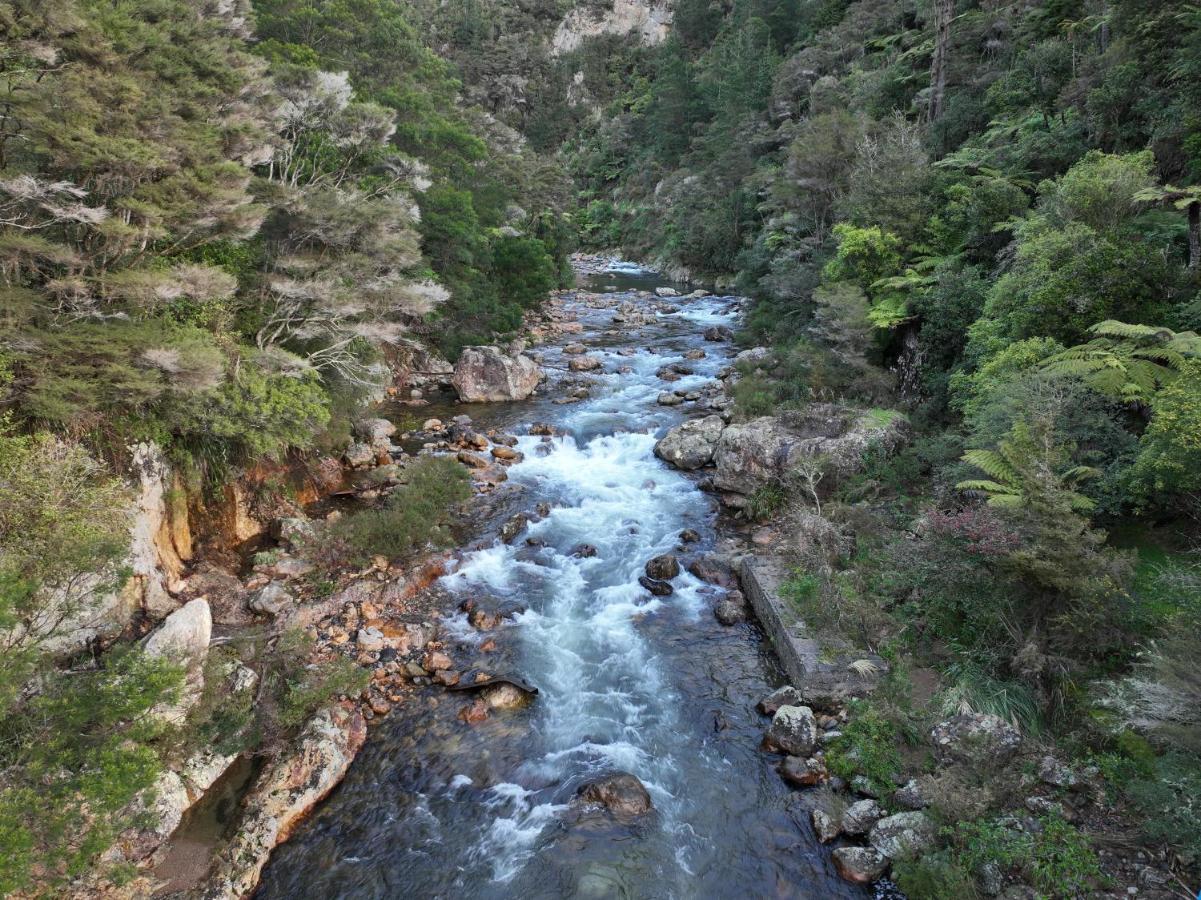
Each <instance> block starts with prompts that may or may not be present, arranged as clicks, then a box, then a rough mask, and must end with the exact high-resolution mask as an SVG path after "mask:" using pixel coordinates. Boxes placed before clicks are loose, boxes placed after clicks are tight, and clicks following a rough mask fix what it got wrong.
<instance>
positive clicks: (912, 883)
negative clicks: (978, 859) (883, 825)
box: [892, 850, 983, 900]
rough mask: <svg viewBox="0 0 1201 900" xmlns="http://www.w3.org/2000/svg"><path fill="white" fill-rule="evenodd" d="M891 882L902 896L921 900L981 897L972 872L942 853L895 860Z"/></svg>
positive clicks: (947, 854)
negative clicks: (901, 892) (893, 882)
mask: <svg viewBox="0 0 1201 900" xmlns="http://www.w3.org/2000/svg"><path fill="white" fill-rule="evenodd" d="M892 880H893V881H895V882H896V885H897V887H899V888H900V889H901V890H902V891H904V892H905V896H907V897H920V898H922V900H979V898H980V897H981V896H983V895H982V894H981V892H980V890H979V888H978V887H977V886H976V879H975V878H973V877H972V873H971V872H969V871H968V870H967V869H966V868H964V867H963V866H962V865H961V864H960V863H958V862H957V861H956V860H955V859H954V857H953V855H952V854H951V853H949V852H948V851H945V850H944V851H939V852H937V853H928V854H924V855H923V856H921V857H919V858H917V859H908V860H897V861H896V862H894V863H893V865H892Z"/></svg>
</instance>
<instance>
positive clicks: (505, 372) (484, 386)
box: [451, 347, 542, 403]
mask: <svg viewBox="0 0 1201 900" xmlns="http://www.w3.org/2000/svg"><path fill="white" fill-rule="evenodd" d="M541 378H542V372H541V370H539V368H538V366H537V364H536V363H535V362H534V361H533V360H532V359H530V358H529V357H527V356H520V355H518V356H510V355H507V354H506V353H504V351H502V350H501V349H500V348H499V347H467V348H465V349H464V350H463V353H462V355H460V356H459V361H458V362H457V363H455V371H454V377H452V378H451V385H453V387H454V389H455V391H456V393H458V395H459V399H460V400H463V401H464V402H467V403H484V402H497V401H504V400H524V399H525V398H526V397H528V396H530V394H532V393H533V392H534V389H535V388H537V387H538V382H539V381H540V380H541Z"/></svg>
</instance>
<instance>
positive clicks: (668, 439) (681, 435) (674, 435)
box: [655, 416, 726, 469]
mask: <svg viewBox="0 0 1201 900" xmlns="http://www.w3.org/2000/svg"><path fill="white" fill-rule="evenodd" d="M725 427H726V425H725V423H724V422H723V421H722V420H721V416H705V418H703V419H693V420H691V421H689V422H685V423H684V424H683V425H677V426H676V427H675V428H672V429H671V430H670V431H668V432H667V434H665V435H663V437H662V439H661V440H660V441H659V442H658V443H657V444H655V456H657V457H659V458H660V459H662V460H664V461H665V462H669V463H671V464H672V465H673V466H675V467H676V468H677V469H699V468H700V467H701V466H704V465H708V464H709V463H710V462H712V461H713V453H714V451H715V450H716V449H717V444H718V441H719V440H720V439H721V434H722V431H723V429H725Z"/></svg>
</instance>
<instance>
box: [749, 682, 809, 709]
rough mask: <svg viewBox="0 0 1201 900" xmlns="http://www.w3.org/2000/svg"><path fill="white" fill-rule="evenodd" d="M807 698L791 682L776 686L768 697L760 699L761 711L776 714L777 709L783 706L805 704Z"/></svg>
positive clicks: (759, 706) (759, 707)
mask: <svg viewBox="0 0 1201 900" xmlns="http://www.w3.org/2000/svg"><path fill="white" fill-rule="evenodd" d="M804 705H805V700H804V698H803V697H802V696H801V692H800V691H798V690H797V689H796V688H794V687H793V686H792V685H791V684H786V685H784V687H782V688H776V689H775V690H774V691H772V692H771V693H770V694H768V695H767V696H766V697H764V698H763V699H762V700H760V701H759V704H758V709H759V712H761V713H763V714H764V715H765V716H774V715H775V714H776V710H778V709H779V708H780V707H781V706H804Z"/></svg>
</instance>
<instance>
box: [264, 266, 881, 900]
mask: <svg viewBox="0 0 1201 900" xmlns="http://www.w3.org/2000/svg"><path fill="white" fill-rule="evenodd" d="M658 284H662V282H660V281H657V280H655V279H654V278H653V277H652V276H650V275H647V274H642V273H639V272H637V271H636V270H633V271H625V272H623V273H620V274H619V275H613V274H609V275H602V276H598V277H594V278H593V279H592V282H591V287H592V289H594V290H597V289H601V288H604V287H606V286H616V287H617V288H618V293H617V294H615V295H614V296H615V297H618V298H619V299H628V298H630V297H633V296H635V295H634V294H632V293H625V292H626V291H627V290H630V289H634V288H644V289H648V288H653V287H654V286H656V285H658ZM672 302H673V303H678V304H679V310H678V311H677V312H669V313H662V314H658V315H656V316H655V318H654V321H653V322H651V323H650V324H648V325H645V326H641V327H638V328H623V327H621V326H619V327H618V331H619V332H620V333H618V334H614V333H612V331H613V329H614V326H613V323H612V316H613V310H612V309H604V308H601V309H597V308H594V307H583V306H581V307H580V309H579V311H578V317H579V319H580V321H582V322H583V323H584V327H585V332H584V333H583V334H582V335H573V336H570V337H568V338H566V339H564V340H563V341H561V342H560V343H559V344H557V345H554V346H550V347H543V348H539V349H540V350H542V351H543V352H544V354H545V362H546V363H547V365H548V367H549V368H550V369H551V370H552V371H559V370H560V369H561V367H564V366H565V364H566V359H567V357H566V356H564V355H563V354H562V352H561V348H562V346H563V345H564V344H566V343H568V342H569V341H572V340H582V341H584V343H586V344H587V345H588V347H589V353H591V354H593V355H596V356H599V357H601V358H602V359H603V361H604V369H603V374H599V375H598V376H597V377H596V378H594V379H593V380H594V381H595V385H594V386H593V389H592V393H591V396H590V397H589V398H587V399H585V400H582V401H580V402H578V403H575V404H570V405H560V404H555V403H554V402H553V401H554V400H555V399H556V398H557V397H560V396H562V392H561V391H558V390H556V389H555V387H554V386H553V385H551V386H549V387H547V388H544V389H543V391H541V392H540V393H541V394H543V396H541V397H539V398H536V399H533V400H530V401H527V402H524V403H518V404H508V405H505V406H504V407H491V408H489V409H488V411H487V413H486V415H488V416H489V417H490V418H491V419H492V421H491V422H490V423H489V424H497V423H499V424H502V425H505V426H506V427H509V428H510V429H511V430H512V431H513V432H514V433H517V434H519V435H521V437H520V444H519V448H518V449H520V450H521V451H522V452H523V453H524V460H523V461H522V462H520V463H518V464H516V465H514V466H512V467H511V468H510V470H509V476H510V482H511V483H513V484H517V485H520V487H521V488H522V489H523V490H522V491H521V506H520V508H523V509H533V508H534V507H535V506H536V505H537V504H539V503H547V504H549V505H550V512H549V514H548V515H546V516H545V517H543V518H542V519H540V520H538V521H536V522H534V523H532V524H530V525H529V526H528V527H527V530H526V531H525V532H523V534H521V535H520V536H519V537H518V538H517V539H516V540H515V541H513V542H512V543H511V544H504V543H502V542H500V541H499V540H494V539H491V538H488V537H486V536H485V538H484V539H483V540H482V541H479V542H477V544H476V545H475V546H476V547H477V549H474V550H472V551H470V552H465V553H464V554H463V555H462V557H461V559H460V560H459V561H458V564H457V567H456V568H455V570H454V571H453V572H452V573H451V574H449V575H448V576H447V577H446V578H445V579H443V581H442V587H444V588H445V589H446V590H448V591H450V592H451V593H452V594H453V595H454V596H456V597H461V598H469V597H473V598H474V597H481V596H487V597H489V598H496V599H498V600H500V601H509V602H511V603H516V604H520V608H523V609H524V611H523V612H520V613H519V614H518V615H517V616H516V618H515V619H514V620H512V622H511V623H510V624H507V625H506V626H505V627H503V628H501V629H499V630H498V631H496V632H490V633H487V634H484V633H480V632H476V631H474V630H473V629H472V628H471V627H470V626H468V625H467V623H466V621H465V619H464V617H463V615H462V614H461V613H460V614H457V615H455V616H453V617H451V618H449V619H448V620H447V621H446V623H445V630H446V631H447V632H448V633H449V634H450V635H451V636H452V638H453V640H454V642H455V643H456V644H457V646H456V647H455V650H454V655H455V656H456V659H457V658H460V657H470V656H472V654H477V653H478V652H479V646H478V645H479V644H480V642H481V641H482V640H483V639H484V638H486V637H492V638H494V639H495V640H496V641H497V642H498V643H499V644H500V645H501V649H500V650H499V651H498V652H499V653H500V655H501V657H500V658H503V659H505V660H506V665H507V666H509V667H511V669H512V670H513V671H514V672H516V673H519V674H520V675H521V676H523V677H524V678H525V679H527V680H528V681H529V682H531V683H533V684H534V685H536V686H537V687H538V688H539V690H540V693H539V695H538V697H537V698H536V701H535V702H534V703H533V704H532V705H531V706H530V707H528V708H526V709H523V710H516V711H493V713H492V715H491V716H490V717H489V718H488V719H487V720H486V721H484V722H480V723H478V724H475V725H466V724H464V723H463V722H461V721H460V720H459V719H458V718H456V713H457V712H458V711H459V709H460V708H461V707H462V706H463V705H465V704H466V703H467V702H468V701H467V699H466V698H464V697H463V696H461V695H455V694H449V693H446V692H444V691H441V690H440V689H436V688H428V689H426V692H425V696H424V697H422V701H423V702H418V703H411V704H408V705H407V707H406V708H404V709H397V710H396V711H394V712H393V714H392V715H391V716H389V718H388V719H387V720H386V721H385V722H383V723H382V724H381V725H379V726H377V727H376V728H375V729H374V730H373V731H372V733H371V736H370V738H369V741H368V744H367V746H366V747H365V748H364V750H363V751H362V752H361V753H360V755H359V757H358V758H357V759H356V760H355V762H354V764H353V766H352V767H351V770H350V772H349V773H348V775H347V777H346V779H345V781H344V782H343V783H342V785H341V786H340V787H339V788H337V789H336V790H335V791H334V793H333V794H331V796H330V797H329V798H328V799H327V800H326V802H325V803H324V804H322V805H321V807H320V808H319V809H318V810H317V811H316V812H315V813H314V815H313V816H312V817H311V818H310V819H309V820H308V821H307V822H306V823H305V824H304V825H303V826H302V827H301V828H300V829H298V831H297V833H296V834H295V835H294V836H293V837H292V839H291V840H290V841H289V842H287V843H286V844H284V845H283V846H281V847H280V848H279V849H278V850H277V851H276V852H275V854H274V855H273V857H272V861H271V863H270V865H269V866H268V868H267V870H266V871H265V873H264V877H263V881H262V884H261V887H260V889H259V892H258V895H257V896H258V897H260V898H264V900H276V898H278V900H284V898H288V900H292V898H298V897H321V898H332V897H339V898H341V897H346V898H377V897H378V898H383V897H401V896H407V897H420V898H492V897H496V898H502V897H503V898H510V897H513V898H560V897H564V898H565V897H597V898H601V897H604V898H609V897H623V898H626V897H628V898H691V897H706V898H707V897H713V898H733V897H823V898H824V897H861V896H865V894H864V893H863V892H861V891H860V890H859V889H856V888H853V887H852V886H850V885H848V884H846V883H845V882H843V881H841V880H840V879H839V878H838V877H837V875H836V874H835V873H834V870H833V867H832V865H831V863H830V861H829V855H828V851H827V850H825V849H824V848H822V847H820V846H819V845H818V844H817V842H816V839H815V838H814V837H813V834H812V830H811V828H810V826H809V824H808V816H807V814H806V812H805V810H804V808H803V806H802V804H800V803H798V802H797V800H798V795H797V794H796V793H795V792H794V791H793V790H792V789H790V788H789V787H787V786H786V785H785V784H784V783H783V782H782V781H781V779H780V777H779V775H778V774H777V773H776V771H775V768H774V761H775V760H774V758H773V757H771V756H769V755H767V754H765V753H763V752H762V751H761V750H760V748H759V743H760V740H761V738H762V734H763V731H764V729H765V727H766V725H767V720H766V719H765V718H764V717H762V716H760V715H759V714H758V713H757V712H756V711H755V708H754V707H755V703H756V702H757V701H758V700H759V699H760V698H761V697H763V696H764V695H765V694H766V693H768V692H769V691H770V690H771V689H772V688H774V687H776V686H778V685H779V684H781V683H782V680H783V679H782V676H781V674H780V672H779V670H778V668H777V665H776V663H775V661H774V659H773V657H772V654H771V651H770V648H769V647H768V646H767V645H766V644H765V642H764V639H763V636H762V634H761V633H760V631H759V630H758V628H757V627H756V626H755V625H754V624H753V623H752V624H746V625H740V626H735V627H732V628H727V627H723V626H722V625H720V624H718V622H717V621H716V620H715V619H714V617H713V614H712V607H713V604H714V601H715V600H716V599H717V598H718V596H719V589H717V588H714V587H712V586H710V585H707V584H704V583H703V582H701V581H699V580H698V579H696V578H694V577H693V576H691V575H689V574H688V573H686V572H685V573H683V574H682V575H681V576H680V577H679V578H677V579H676V580H675V582H674V584H675V592H674V594H672V595H671V596H668V597H663V598H656V597H652V596H650V595H649V594H648V593H647V591H646V590H644V589H643V588H642V587H641V586H640V585H639V584H638V576H639V575H641V574H642V569H643V565H644V563H645V562H646V561H647V560H648V559H650V558H651V557H653V556H655V555H657V554H660V553H665V552H679V553H680V556H681V558H682V559H687V558H689V557H690V556H692V555H693V554H696V553H701V552H705V551H707V550H710V549H712V548H714V547H715V546H717V545H718V544H719V543H720V541H721V537H720V535H719V534H718V533H717V531H716V522H717V506H716V503H715V501H714V499H713V498H712V497H711V496H710V495H708V494H706V493H704V492H703V491H702V490H701V489H700V487H699V485H698V479H697V478H696V477H694V476H689V475H685V474H684V473H681V472H677V471H675V470H673V469H670V468H668V467H667V466H665V465H664V464H663V463H661V462H660V461H659V460H658V459H656V458H655V456H654V455H653V452H652V449H653V446H654V443H655V440H656V437H657V436H658V435H661V434H662V432H663V431H665V430H666V429H667V428H668V427H669V426H671V425H672V424H675V423H677V422H679V421H681V420H682V419H683V418H684V417H685V416H687V415H689V414H690V413H689V407H690V406H692V404H685V405H684V406H683V407H670V408H669V407H664V406H660V405H658V403H657V402H656V398H657V396H658V394H659V392H660V391H662V390H665V389H685V390H687V389H691V388H699V387H701V386H702V385H704V384H705V383H706V382H709V381H710V380H711V379H713V378H714V377H715V375H716V373H717V372H718V370H719V369H721V368H722V367H723V366H725V365H728V363H729V355H730V348H729V346H728V345H726V344H724V343H714V342H709V341H705V340H703V338H702V335H701V332H702V331H703V330H704V328H706V327H708V326H710V325H715V324H725V325H733V324H735V319H736V315H737V312H736V310H737V307H736V303H735V301H734V299H733V298H729V297H725V298H722V297H716V298H715V297H706V298H703V299H687V300H685V299H681V300H679V301H672ZM606 332H609V333H608V334H606ZM695 348H700V349H704V350H705V351H706V356H705V358H703V359H699V360H687V361H686V360H685V357H684V353H685V351H687V350H689V349H695ZM631 351H633V353H632V355H630V354H631ZM671 363H682V364H683V363H686V364H687V365H688V366H689V367H691V368H692V369H693V374H692V375H686V376H684V377H683V378H682V379H681V380H679V381H676V382H674V383H672V384H670V385H667V384H665V383H664V382H663V381H662V380H660V378H658V377H657V376H656V372H657V371H658V370H659V369H660V368H661V367H662V366H665V365H668V364H671ZM623 367H628V369H627V371H624V372H619V371H618V370H619V369H621V368H623ZM464 411H466V412H468V413H469V414H475V410H472V409H470V408H464ZM535 421H541V422H551V423H553V424H555V425H557V426H559V428H561V429H562V431H563V432H564V434H563V435H562V436H559V437H556V438H554V439H552V440H549V441H544V440H543V439H541V438H538V437H534V436H530V435H528V434H526V433H525V432H526V431H527V430H528V429H527V428H525V427H523V426H528V423H531V422H535ZM684 529H694V530H696V531H697V532H698V533H699V534H700V541H699V542H697V543H694V544H690V545H688V546H687V547H686V548H684V549H682V550H681V549H680V547H681V544H680V538H679V535H680V532H681V531H682V530H684ZM527 539H528V540H527ZM581 543H587V544H591V545H593V546H594V547H595V548H596V550H597V553H596V555H595V556H590V557H584V556H580V555H576V554H573V553H572V551H573V549H575V548H576V547H577V545H579V544H581ZM452 608H453V607H452ZM493 665H494V666H495V663H493ZM612 771H626V772H631V773H633V774H635V775H636V776H637V777H638V778H639V779H641V781H642V782H643V783H644V784H645V785H646V787H647V789H648V790H649V792H650V794H651V797H652V799H653V801H654V806H655V811H654V813H653V814H651V815H650V816H647V817H645V818H644V819H643V820H641V821H636V822H634V823H633V824H620V823H617V822H615V821H613V820H611V819H609V818H608V817H606V816H595V815H582V814H581V812H580V810H579V808H578V805H573V804H572V799H573V797H574V796H575V794H576V791H577V790H578V788H579V787H580V785H582V784H583V783H585V782H587V781H589V780H590V779H593V778H595V777H597V776H598V775H603V774H606V773H609V772H612Z"/></svg>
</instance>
